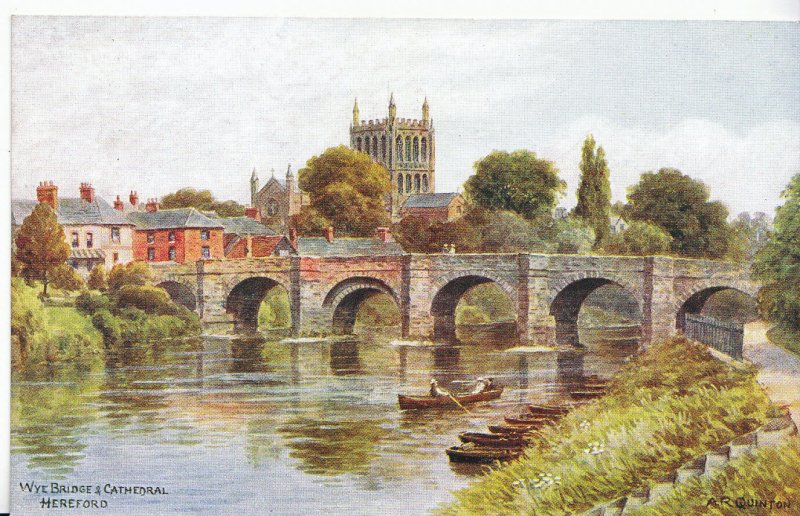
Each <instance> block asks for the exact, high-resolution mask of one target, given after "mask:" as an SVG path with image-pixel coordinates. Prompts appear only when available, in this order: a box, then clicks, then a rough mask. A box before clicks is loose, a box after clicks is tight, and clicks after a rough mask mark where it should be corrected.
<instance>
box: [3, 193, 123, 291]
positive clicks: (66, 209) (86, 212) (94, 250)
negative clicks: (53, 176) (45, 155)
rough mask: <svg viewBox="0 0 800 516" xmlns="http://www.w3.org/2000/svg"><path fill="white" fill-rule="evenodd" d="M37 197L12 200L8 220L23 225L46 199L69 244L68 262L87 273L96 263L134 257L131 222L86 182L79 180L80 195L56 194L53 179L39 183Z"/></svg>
mask: <svg viewBox="0 0 800 516" xmlns="http://www.w3.org/2000/svg"><path fill="white" fill-rule="evenodd" d="M36 199H37V200H36V201H32V200H26V199H19V200H12V201H11V224H12V227H14V228H15V229H16V228H18V227H19V226H21V225H22V222H23V221H24V219H25V217H27V216H28V215H30V213H31V212H32V211H33V208H34V207H35V206H36V205H37V204H39V203H41V202H46V203H47V204H49V205H50V206H51V207H52V208H53V209H54V211H55V213H56V217H57V218H58V223H59V224H61V226H62V227H63V228H64V236H65V237H66V240H67V244H68V245H69V246H70V256H69V258H68V259H67V263H68V264H69V265H71V266H72V267H73V268H75V269H76V270H77V271H78V272H79V273H81V274H82V275H84V276H86V275H87V274H88V272H89V271H91V270H92V269H93V268H94V267H95V266H96V265H98V264H102V265H103V266H105V267H106V269H110V268H111V267H112V266H114V264H117V263H122V264H124V263H128V262H130V261H131V260H133V223H131V222H130V221H129V220H127V218H126V217H125V215H124V214H123V213H121V212H120V211H118V210H115V209H114V208H112V207H111V206H110V205H109V204H108V203H107V202H106V201H105V200H103V199H102V198H100V197H97V196H96V195H95V192H94V188H93V187H92V185H91V184H89V183H81V187H80V196H79V197H59V196H58V187H57V186H56V185H55V184H53V182H52V181H48V182H42V183H39V186H38V187H37V188H36Z"/></svg>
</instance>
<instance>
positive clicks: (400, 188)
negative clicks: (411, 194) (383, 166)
mask: <svg viewBox="0 0 800 516" xmlns="http://www.w3.org/2000/svg"><path fill="white" fill-rule="evenodd" d="M397 193H399V194H401V193H403V176H401V175H400V174H397Z"/></svg>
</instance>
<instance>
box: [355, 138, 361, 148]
mask: <svg viewBox="0 0 800 516" xmlns="http://www.w3.org/2000/svg"><path fill="white" fill-rule="evenodd" d="M356 150H357V151H360V150H361V138H356Z"/></svg>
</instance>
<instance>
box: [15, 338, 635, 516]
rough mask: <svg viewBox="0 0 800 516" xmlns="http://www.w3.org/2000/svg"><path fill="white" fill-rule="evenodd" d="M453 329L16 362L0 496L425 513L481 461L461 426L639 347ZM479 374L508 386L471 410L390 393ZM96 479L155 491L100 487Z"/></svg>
mask: <svg viewBox="0 0 800 516" xmlns="http://www.w3.org/2000/svg"><path fill="white" fill-rule="evenodd" d="M501 330H502V329H501ZM466 333H468V336H462V339H463V341H462V342H460V343H459V344H458V345H441V344H439V345H435V346H431V345H426V344H425V343H422V342H405V341H398V340H397V339H398V337H393V336H390V335H385V336H384V335H370V336H362V337H359V338H357V339H351V340H343V341H331V340H327V341H313V340H307V339H298V340H295V341H291V340H290V341H286V340H282V337H281V336H280V335H273V336H271V337H267V338H266V340H257V339H247V340H231V339H225V338H215V337H204V338H200V339H197V340H195V341H191V342H180V343H177V342H171V343H170V342H156V343H149V344H147V345H141V346H134V347H132V348H130V349H128V350H126V351H125V352H124V353H122V354H118V355H109V356H108V357H106V358H105V359H103V360H98V361H95V362H94V363H80V364H70V365H65V366H59V367H50V368H46V369H40V370H34V371H26V372H25V373H15V374H14V375H13V376H12V443H11V452H12V466H11V468H12V469H11V474H12V490H11V495H12V506H13V507H15V508H16V509H17V510H18V513H19V514H38V513H42V514H44V513H48V512H52V509H50V510H48V509H46V508H45V509H42V508H41V507H40V505H41V499H42V498H43V496H42V495H41V494H38V495H37V494H32V493H27V492H23V491H22V490H21V489H20V486H19V483H20V482H35V483H39V484H47V485H50V483H52V482H55V483H58V484H60V485H68V486H77V485H91V486H93V489H94V488H95V487H97V486H99V487H100V489H101V494H92V495H82V496H77V495H70V496H69V497H73V498H76V497H77V498H81V497H83V498H85V499H90V500H105V501H106V502H107V504H108V506H107V508H105V509H102V510H98V511H97V513H98V514H130V513H137V512H138V513H153V514H172V513H196V512H203V513H209V514H263V513H266V512H274V513H279V514H314V513H321V512H333V513H345V514H379V513H386V512H389V513H392V514H406V513H408V514H422V513H426V512H429V511H430V510H431V509H433V508H435V507H436V506H437V505H439V504H440V503H442V502H445V501H448V500H450V499H451V498H452V496H451V494H450V492H451V491H453V490H455V489H458V488H461V487H464V486H466V485H467V484H468V483H469V482H470V481H471V479H473V478H474V477H475V475H479V474H481V469H480V467H479V466H477V467H476V466H471V467H464V466H458V465H455V464H451V463H449V462H448V459H447V456H446V455H445V453H444V450H445V449H446V448H447V447H449V446H452V445H455V444H457V443H458V434H459V433H460V432H463V431H466V430H473V431H486V425H487V423H488V422H496V421H499V420H501V419H502V416H503V415H504V414H509V413H519V412H523V411H524V410H525V406H526V404H527V403H531V402H546V401H558V400H561V399H564V398H565V397H566V396H567V395H568V394H567V393H568V391H569V389H570V387H569V385H570V384H574V383H575V382H578V381H580V378H582V377H584V376H588V375H593V374H596V375H599V376H601V377H609V376H610V375H612V374H613V372H614V371H615V370H616V369H617V368H619V367H620V365H621V364H622V363H623V362H624V360H625V357H627V356H628V355H629V354H630V353H632V352H633V351H635V350H636V347H637V339H636V337H635V336H632V335H631V333H630V332H620V331H619V330H616V331H613V330H612V331H610V330H604V331H598V330H594V331H588V330H587V331H584V332H583V333H582V334H581V339H582V342H583V343H584V344H585V345H586V346H587V351H586V352H576V351H565V352H525V351H515V350H514V349H511V348H513V347H514V343H513V342H511V341H509V340H508V339H506V338H504V337H503V335H506V334H507V332H503V331H499V330H498V329H494V330H491V329H484V330H479V329H472V330H471V331H469V332H466ZM479 376H484V377H485V376H491V377H493V378H494V379H495V381H496V382H497V383H499V384H502V385H504V386H505V387H506V390H505V392H504V393H503V397H502V399H501V400H498V401H496V402H493V403H491V404H487V405H483V406H472V407H470V408H469V413H467V412H465V411H463V410H458V409H456V410H447V411H443V412H442V411H439V412H427V411H422V412H412V411H409V412H402V411H400V410H399V408H398V406H397V394H398V393H406V394H409V393H410V394H421V393H424V392H426V391H427V388H428V382H429V380H430V378H432V377H435V378H437V379H438V380H439V383H440V385H442V386H444V387H445V388H447V389H451V390H454V391H461V390H467V389H470V388H471V387H472V385H473V383H471V382H472V381H474V379H475V378H476V377H479ZM107 485H109V486H150V487H160V488H161V489H162V490H164V491H166V493H167V494H155V495H153V494H144V495H142V494H125V492H124V491H123V492H122V493H115V494H111V493H102V491H103V490H104V488H106V487H105V486H107ZM50 496H53V495H50ZM59 496H61V497H66V496H67V495H59ZM73 512H76V511H73ZM86 512H87V511H86V510H82V511H77V512H76V513H86Z"/></svg>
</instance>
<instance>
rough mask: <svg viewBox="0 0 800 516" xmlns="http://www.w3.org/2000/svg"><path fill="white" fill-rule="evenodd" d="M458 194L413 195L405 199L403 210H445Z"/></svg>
mask: <svg viewBox="0 0 800 516" xmlns="http://www.w3.org/2000/svg"><path fill="white" fill-rule="evenodd" d="M460 195H461V194H459V193H428V194H415V195H412V196H410V197H409V198H408V199H406V202H405V203H403V208H446V207H448V206H450V203H451V202H453V199H455V198H456V197H458V196H460Z"/></svg>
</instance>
